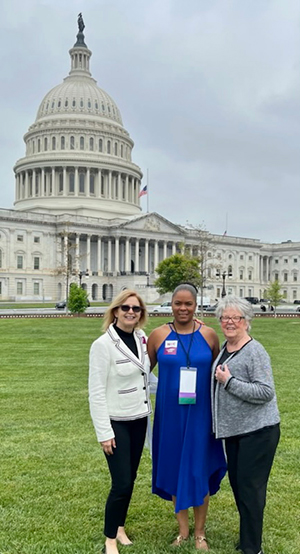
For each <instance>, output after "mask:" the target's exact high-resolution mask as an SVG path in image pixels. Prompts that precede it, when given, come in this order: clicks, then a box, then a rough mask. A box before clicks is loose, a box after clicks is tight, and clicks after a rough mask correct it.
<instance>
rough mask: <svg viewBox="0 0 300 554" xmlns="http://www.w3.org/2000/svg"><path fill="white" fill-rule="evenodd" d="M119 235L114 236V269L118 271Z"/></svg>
mask: <svg viewBox="0 0 300 554" xmlns="http://www.w3.org/2000/svg"><path fill="white" fill-rule="evenodd" d="M119 246H120V243H119V237H116V238H115V271H116V272H117V273H119V272H120V262H119Z"/></svg>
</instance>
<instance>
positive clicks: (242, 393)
mask: <svg viewBox="0 0 300 554" xmlns="http://www.w3.org/2000/svg"><path fill="white" fill-rule="evenodd" d="M216 316H217V318H218V319H219V320H220V323H221V328H222V331H223V333H224V336H225V338H226V342H225V343H224V345H223V347H222V349H221V352H220V354H219V355H218V357H217V358H216V360H215V362H214V365H213V372H212V411H213V429H214V432H215V435H216V437H217V438H222V439H225V448H226V453H227V462H228V476H229V481H230V484H231V487H232V490H233V494H234V497H235V502H236V505H237V509H238V512H239V516H240V539H239V544H238V545H237V550H241V551H242V552H243V553H244V554H263V551H262V549H261V542H262V529H263V513H264V507H265V502H266V493H267V483H268V479H269V475H270V471H271V467H272V463H273V459H274V456H275V451H276V448H277V444H278V441H279V436H280V429H279V421H280V417H279V412H278V408H277V401H276V394H275V387H274V381H273V375H272V368H271V362H270V358H269V356H268V354H267V352H266V350H265V349H264V347H263V346H262V345H261V344H260V343H259V342H258V341H257V340H255V339H253V338H252V337H251V336H250V335H249V331H250V322H251V319H252V317H253V310H252V306H251V304H250V303H249V302H247V300H244V299H242V298H238V297H235V296H226V297H225V298H223V299H222V300H220V301H219V303H218V306H217V310H216Z"/></svg>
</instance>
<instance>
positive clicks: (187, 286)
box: [172, 283, 197, 304]
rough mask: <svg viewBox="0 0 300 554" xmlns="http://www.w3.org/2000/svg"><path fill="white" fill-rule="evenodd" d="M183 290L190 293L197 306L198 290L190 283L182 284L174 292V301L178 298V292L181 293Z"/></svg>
mask: <svg viewBox="0 0 300 554" xmlns="http://www.w3.org/2000/svg"><path fill="white" fill-rule="evenodd" d="M181 290H187V291H188V292H190V293H191V295H192V296H193V298H194V300H195V302H196V304H197V289H196V287H195V286H194V285H190V284H189V283H181V285H178V286H177V287H176V288H175V289H174V292H173V294H172V300H173V299H174V297H175V296H176V294H177V292H180V291H181Z"/></svg>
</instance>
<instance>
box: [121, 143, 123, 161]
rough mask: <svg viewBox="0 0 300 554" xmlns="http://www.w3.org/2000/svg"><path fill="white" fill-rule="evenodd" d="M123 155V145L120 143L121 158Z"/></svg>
mask: <svg viewBox="0 0 300 554" xmlns="http://www.w3.org/2000/svg"><path fill="white" fill-rule="evenodd" d="M123 156H124V146H123V144H121V158H123Z"/></svg>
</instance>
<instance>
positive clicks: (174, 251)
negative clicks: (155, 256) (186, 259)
mask: <svg viewBox="0 0 300 554" xmlns="http://www.w3.org/2000/svg"><path fill="white" fill-rule="evenodd" d="M174 254H176V242H173V244H172V255H173V256H174Z"/></svg>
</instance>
